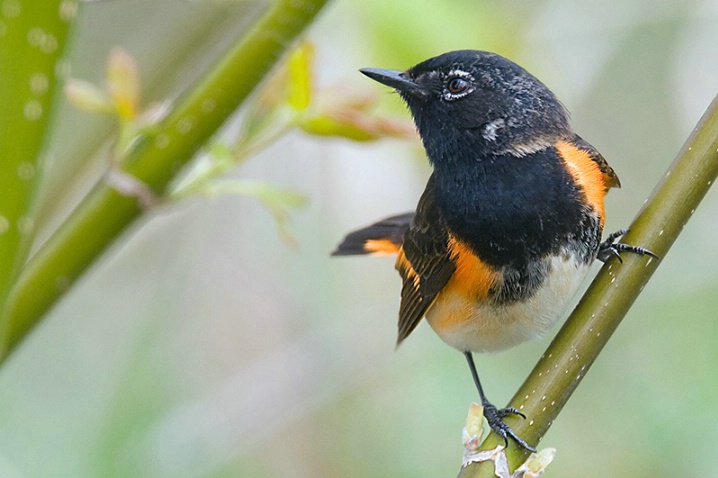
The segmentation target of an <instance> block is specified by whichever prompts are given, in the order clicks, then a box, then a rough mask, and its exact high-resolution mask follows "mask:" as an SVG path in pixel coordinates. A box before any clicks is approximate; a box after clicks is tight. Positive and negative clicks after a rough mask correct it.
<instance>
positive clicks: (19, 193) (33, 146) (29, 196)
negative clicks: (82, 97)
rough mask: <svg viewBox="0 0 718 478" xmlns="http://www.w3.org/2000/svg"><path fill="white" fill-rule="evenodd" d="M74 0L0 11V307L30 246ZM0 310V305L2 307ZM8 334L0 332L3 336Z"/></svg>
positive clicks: (14, 4) (44, 0)
mask: <svg viewBox="0 0 718 478" xmlns="http://www.w3.org/2000/svg"><path fill="white" fill-rule="evenodd" d="M77 10H78V5H77V1H76V0H73V1H62V0H33V1H19V0H16V1H6V2H3V3H2V8H0V30H2V33H1V34H0V37H2V39H1V40H0V64H2V65H3V69H2V74H0V166H1V167H2V174H0V191H2V195H1V196H0V304H2V305H4V304H5V299H6V298H7V296H8V294H9V293H10V289H11V287H12V285H13V283H14V281H15V280H16V278H17V275H18V274H19V272H20V269H21V267H22V264H23V263H24V262H25V261H26V260H27V254H28V251H29V247H30V244H31V241H32V237H33V234H32V231H33V219H32V214H31V208H32V206H33V203H34V199H35V196H36V193H37V185H38V183H39V178H40V174H39V172H40V171H41V168H42V164H41V157H42V156H43V151H44V148H45V146H46V142H47V138H48V136H49V134H48V132H49V130H50V129H51V125H52V115H51V113H52V111H53V105H54V104H55V96H56V93H57V90H58V88H57V86H58V82H59V81H58V73H59V72H61V70H62V65H63V63H62V57H63V55H64V54H65V50H66V47H67V43H68V37H69V34H70V29H71V26H72V25H73V21H74V18H75V16H76V14H77ZM0 309H2V306H0ZM5 332H7V330H2V329H0V344H1V343H2V338H1V337H2V334H3V333H5Z"/></svg>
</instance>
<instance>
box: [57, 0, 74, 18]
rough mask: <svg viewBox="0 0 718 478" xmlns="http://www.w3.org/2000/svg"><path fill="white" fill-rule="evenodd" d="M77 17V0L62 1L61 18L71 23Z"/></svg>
mask: <svg viewBox="0 0 718 478" xmlns="http://www.w3.org/2000/svg"><path fill="white" fill-rule="evenodd" d="M76 15H77V0H62V2H60V18H61V19H62V20H63V21H66V22H69V21H71V20H72V19H74V18H75V16H76Z"/></svg>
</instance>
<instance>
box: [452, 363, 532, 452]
mask: <svg viewBox="0 0 718 478" xmlns="http://www.w3.org/2000/svg"><path fill="white" fill-rule="evenodd" d="M464 356H465V357H466V361H467V362H468V363H469V369H471V375H472V376H473V377H474V383H475V384H476V389H477V390H478V391H479V397H481V405H482V406H483V407H484V416H485V417H486V421H487V422H488V424H489V428H491V430H493V431H494V433H496V434H497V435H499V436H500V437H501V438H503V439H504V442H505V443H506V446H507V447H508V446H509V437H511V438H513V440H514V441H515V442H516V443H518V444H519V446H521V447H522V448H525V449H526V450H528V451H531V452H536V449H535V448H534V447H532V446H531V445H529V444H528V443H526V442H525V441H523V440H522V439H521V438H520V437H519V436H518V435H516V433H514V431H513V430H512V429H511V427H509V426H508V425H507V424H506V423H504V421H503V420H502V418H504V417H507V416H509V415H519V416H520V417H523V418H526V415H524V414H523V413H521V412H520V411H518V410H517V409H515V408H514V407H508V408H496V406H494V404H492V403H491V402H489V401H488V399H487V398H486V395H484V389H483V388H482V387H481V381H480V380H479V374H478V372H476V365H475V364H474V357H473V356H472V355H471V352H464Z"/></svg>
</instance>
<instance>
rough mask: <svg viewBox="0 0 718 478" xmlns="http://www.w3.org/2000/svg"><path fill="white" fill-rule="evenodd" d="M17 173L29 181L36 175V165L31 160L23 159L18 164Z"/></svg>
mask: <svg viewBox="0 0 718 478" xmlns="http://www.w3.org/2000/svg"><path fill="white" fill-rule="evenodd" d="M17 175H18V177H19V178H20V179H22V180H23V181H29V180H30V179H32V178H33V177H34V176H35V165H34V164H32V163H31V162H30V161H23V162H22V163H20V164H18V165H17Z"/></svg>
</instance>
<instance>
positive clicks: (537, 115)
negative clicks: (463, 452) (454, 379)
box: [334, 50, 655, 451]
mask: <svg viewBox="0 0 718 478" xmlns="http://www.w3.org/2000/svg"><path fill="white" fill-rule="evenodd" d="M360 71H361V72H362V73H363V74H365V75H366V76H368V77H369V78H372V79H373V80H376V81H378V82H380V83H383V84H385V85H387V86H390V87H392V88H394V89H396V91H397V92H398V93H399V95H401V97H402V98H403V99H404V101H405V102H406V104H407V105H408V106H409V109H410V110H411V114H412V116H413V118H414V123H415V124H416V128H417V130H418V132H419V135H420V136H421V139H422V141H423V144H424V148H425V149H426V154H427V156H428V158H429V161H430V162H431V165H432V166H433V169H434V172H433V174H432V175H431V177H430V178H429V181H428V183H427V185H426V189H425V190H424V193H423V194H422V196H421V199H419V204H418V206H417V208H416V212H413V213H407V214H402V215H399V216H393V217H390V218H388V219H385V220H383V221H380V222H377V223H375V224H372V225H371V226H369V227H366V228H364V229H360V230H358V231H355V232H352V233H351V234H349V235H348V236H347V237H346V238H345V239H344V241H343V242H342V243H341V244H340V245H339V246H338V248H337V250H336V251H335V252H334V255H353V254H372V253H378V254H387V253H392V254H397V259H396V269H397V270H398V271H399V274H400V275H401V278H402V279H403V287H402V289H401V306H400V309H399V337H398V340H397V345H398V344H399V343H401V342H402V341H403V340H404V339H405V338H406V337H407V336H408V335H409V334H410V333H411V331H412V330H414V328H416V326H417V325H418V324H419V322H420V321H421V319H422V318H423V317H426V319H427V321H428V322H429V325H430V326H431V328H432V329H434V331H435V332H436V333H437V334H438V335H439V337H441V339H442V340H443V341H444V342H446V343H447V344H449V345H451V346H452V347H454V348H456V349H458V350H460V351H461V352H463V353H464V355H465V356H466V360H467V361H468V364H469V367H470V369H471V373H472V376H473V378H474V382H475V384H476V388H477V389H478V392H479V395H480V397H481V402H482V405H483V407H484V415H485V417H486V419H487V421H488V423H489V426H490V427H491V429H492V430H493V431H495V432H496V433H498V434H499V435H500V436H502V437H503V438H504V440H505V441H506V444H507V445H508V437H511V438H513V439H514V440H515V441H516V442H517V443H518V444H519V445H520V446H522V447H524V448H526V449H528V450H532V451H533V447H531V446H530V445H529V444H528V443H526V442H525V441H524V440H522V439H521V438H520V437H518V436H517V435H516V434H515V433H514V432H513V430H511V428H510V427H509V426H508V425H506V424H505V423H504V421H503V420H502V418H504V417H506V416H508V415H520V416H522V417H524V418H525V416H524V415H523V414H522V413H521V412H519V411H518V410H516V409H515V408H503V409H498V408H496V407H495V406H494V405H493V404H492V403H491V402H489V401H488V400H487V399H486V395H485V394H484V391H483V388H482V387H481V383H480V381H479V377H478V374H477V372H476V366H475V365H474V361H473V357H472V355H471V353H472V352H486V351H497V350H502V349H505V348H508V347H511V346H514V345H517V344H519V343H521V342H524V341H526V340H528V339H531V338H533V337H537V336H539V335H540V334H541V333H542V332H544V331H545V330H547V329H548V328H549V327H551V325H553V324H554V323H555V322H556V320H557V319H558V318H559V317H560V315H561V314H562V313H563V311H564V309H565V308H566V305H567V303H568V302H569V300H570V299H571V297H572V296H573V295H574V293H575V292H576V289H577V288H578V286H579V284H580V283H581V281H582V280H583V278H584V276H585V274H586V273H587V271H588V270H589V266H590V265H591V263H592V262H593V261H594V260H596V259H598V260H600V261H604V262H605V261H606V260H608V259H609V258H611V257H612V256H616V257H617V258H618V259H619V260H620V255H619V253H620V252H633V253H637V254H641V255H645V254H647V255H650V256H653V257H655V255H654V254H653V253H652V252H650V251H648V250H647V249H644V248H642V247H638V246H631V245H627V244H623V243H620V242H615V241H616V239H617V238H618V237H620V236H621V235H622V234H623V233H624V232H625V231H618V232H617V233H614V234H611V235H610V236H609V237H608V238H607V239H606V240H605V241H604V242H601V235H602V232H603V224H604V218H605V214H604V206H603V199H604V196H605V195H606V192H607V191H608V189H610V188H612V187H620V182H619V180H618V176H616V173H615V172H614V171H613V169H612V168H611V167H610V166H609V165H608V163H607V162H606V160H605V159H604V158H603V156H601V154H600V153H599V152H598V151H597V150H596V149H595V148H594V147H593V146H591V145H590V144H589V143H587V142H586V141H584V140H583V138H581V137H580V136H578V135H577V134H576V133H574V132H573V131H572V130H571V127H570V126H569V121H568V113H567V112H566V110H565V108H564V107H563V105H561V103H560V102H559V101H558V99H556V96H554V94H553V93H552V92H551V91H550V90H549V89H548V88H547V87H546V86H545V85H544V84H543V83H541V82H540V81H539V80H538V79H536V78H535V77H534V76H533V75H531V74H530V73H528V72H527V71H526V70H524V69H523V68H521V67H520V66H518V65H517V64H515V63H513V62H512V61H510V60H508V59H506V58H504V57H502V56H500V55H497V54H494V53H489V52H484V51H473V50H462V51H454V52H450V53H445V54H443V55H440V56H437V57H435V58H431V59H429V60H426V61H424V62H422V63H419V64H418V65H416V66H414V67H412V68H410V69H408V70H406V71H403V72H402V71H391V70H380V69H374V68H365V69H362V70H360Z"/></svg>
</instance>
